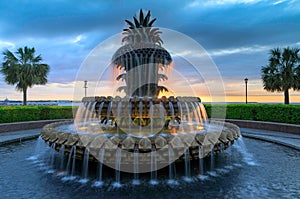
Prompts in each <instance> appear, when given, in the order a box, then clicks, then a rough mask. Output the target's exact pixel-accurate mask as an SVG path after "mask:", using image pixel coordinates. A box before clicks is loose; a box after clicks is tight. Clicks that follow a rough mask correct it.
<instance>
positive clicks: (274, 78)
mask: <svg viewBox="0 0 300 199" xmlns="http://www.w3.org/2000/svg"><path fill="white" fill-rule="evenodd" d="M299 51H300V49H299V48H289V47H287V48H284V49H283V50H282V49H279V48H275V49H272V50H271V51H270V58H269V64H268V65H267V66H263V67H262V69H261V71H262V80H263V86H264V89H265V90H267V91H271V92H275V91H278V92H284V103H285V104H289V89H294V90H300V57H299V55H298V53H299Z"/></svg>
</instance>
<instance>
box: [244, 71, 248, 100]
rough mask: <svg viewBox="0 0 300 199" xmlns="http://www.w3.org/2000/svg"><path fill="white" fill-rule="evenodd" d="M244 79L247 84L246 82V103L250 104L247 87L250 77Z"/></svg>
mask: <svg viewBox="0 0 300 199" xmlns="http://www.w3.org/2000/svg"><path fill="white" fill-rule="evenodd" d="M244 80H245V84H246V104H248V88H247V85H248V78H247V77H246V78H245V79H244Z"/></svg>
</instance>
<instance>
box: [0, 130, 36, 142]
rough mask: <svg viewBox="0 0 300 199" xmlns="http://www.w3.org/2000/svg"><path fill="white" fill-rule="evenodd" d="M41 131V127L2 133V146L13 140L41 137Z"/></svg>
mask: <svg viewBox="0 0 300 199" xmlns="http://www.w3.org/2000/svg"><path fill="white" fill-rule="evenodd" d="M40 132H41V129H40V128H39V129H30V130H23V131H14V132H6V133H0V146H1V145H3V144H9V143H12V142H21V141H24V140H29V139H34V138H37V137H39V135H40Z"/></svg>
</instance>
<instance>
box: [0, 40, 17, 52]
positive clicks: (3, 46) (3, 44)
mask: <svg viewBox="0 0 300 199" xmlns="http://www.w3.org/2000/svg"><path fill="white" fill-rule="evenodd" d="M6 48H8V49H11V48H15V44H14V43H12V42H9V41H3V40H0V50H2V49H3V50H4V49H6Z"/></svg>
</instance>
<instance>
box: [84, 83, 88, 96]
mask: <svg viewBox="0 0 300 199" xmlns="http://www.w3.org/2000/svg"><path fill="white" fill-rule="evenodd" d="M87 82H88V81H87V80H84V86H83V88H84V97H86V91H87V88H88V87H87Z"/></svg>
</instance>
